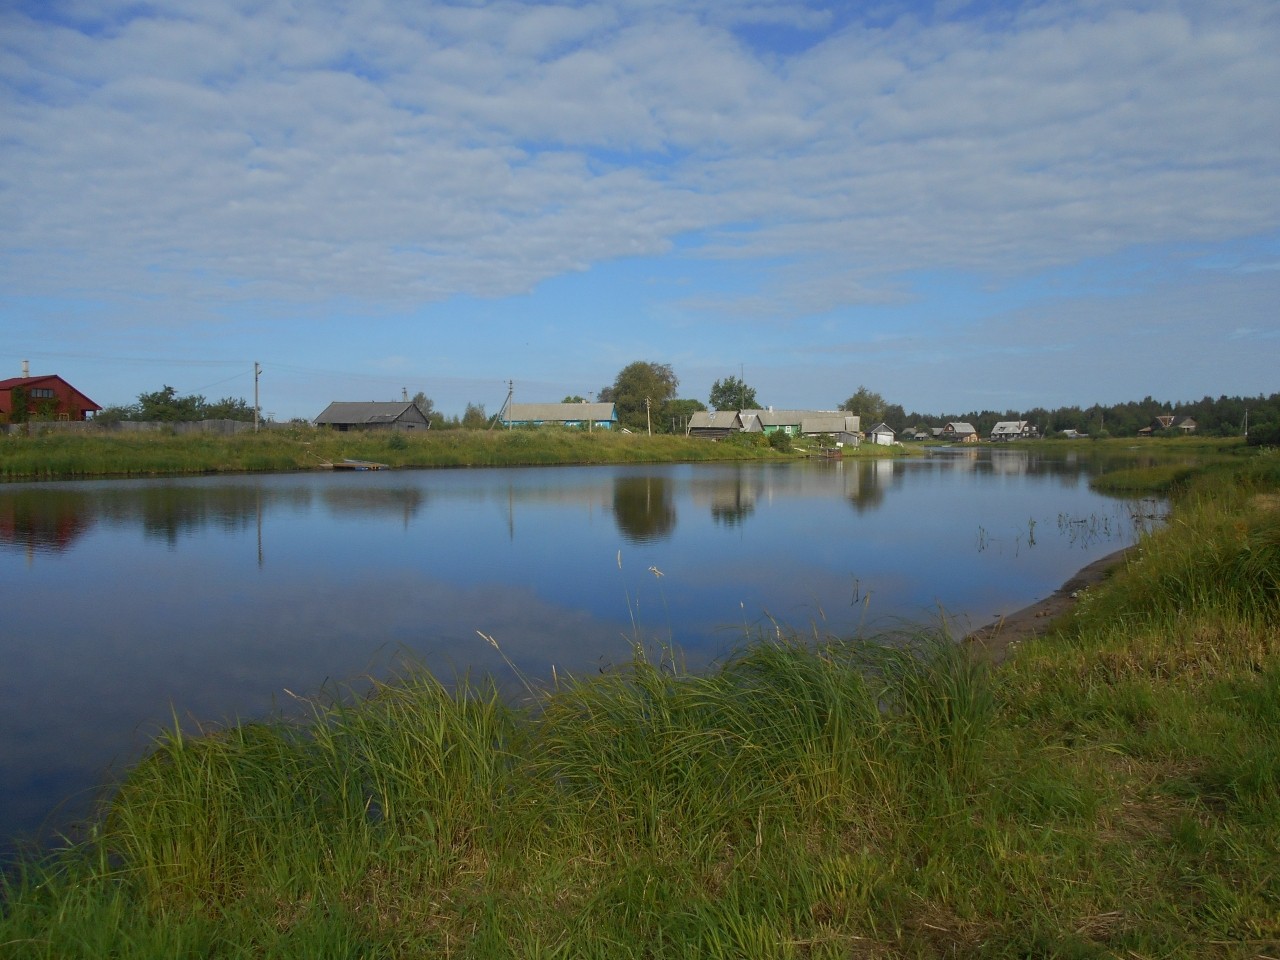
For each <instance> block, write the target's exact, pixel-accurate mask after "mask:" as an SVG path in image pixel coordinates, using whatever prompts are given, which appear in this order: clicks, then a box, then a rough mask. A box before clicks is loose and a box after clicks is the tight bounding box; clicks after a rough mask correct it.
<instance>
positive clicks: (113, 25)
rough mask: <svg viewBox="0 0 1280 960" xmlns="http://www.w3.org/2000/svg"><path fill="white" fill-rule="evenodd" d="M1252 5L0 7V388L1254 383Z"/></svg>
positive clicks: (1262, 259)
mask: <svg viewBox="0 0 1280 960" xmlns="http://www.w3.org/2000/svg"><path fill="white" fill-rule="evenodd" d="M1276 50H1280V5H1277V4H1276V3H1275V2H1274V0H1195V2H1157V0H1152V2H1143V0H1106V2H1090V0H1072V2H1045V3H999V2H979V3H965V2H963V0H950V2H938V3H932V4H931V3H898V2H894V0H886V2H881V3H868V4H852V3H850V4H818V3H789V2H785V0H768V2H766V0H741V2H732V3H731V2H725V0H619V2H612V3H563V4H554V3H520V2H499V3H461V2H459V3H431V2H425V0H424V2H417V0H413V2H409V0H406V2H386V0H363V2H352V3H308V4H296V5H295V4H294V3H292V2H288V0H230V2H229V0H184V2H157V3H136V2H133V0H128V2H115V0H94V2H58V0H40V2H29V3H12V2H10V3H7V4H5V5H3V8H2V9H0V90H2V91H3V94H2V96H0V227H2V228H3V229H0V376H16V375H17V374H18V373H20V371H21V363H22V361H23V360H24V359H26V360H30V362H31V369H32V372H33V373H60V374H61V375H63V376H64V377H65V378H66V379H68V380H70V381H71V382H72V383H73V384H75V385H76V386H78V387H79V388H80V389H81V390H83V391H84V392H85V393H87V394H88V395H89V396H90V397H92V398H93V399H95V400H97V401H98V402H99V403H102V404H114V403H128V402H131V401H132V400H133V399H134V398H135V397H136V396H137V394H139V393H141V392H143V391H149V390H154V389H158V388H159V387H160V386H161V385H162V384H171V385H172V386H174V387H176V388H177V389H178V390H179V391H180V392H182V393H202V394H204V395H206V396H208V397H210V398H211V399H215V398H218V397H222V396H228V395H230V396H243V397H247V398H251V397H252V394H253V372H252V371H253V363H254V361H258V362H260V363H261V364H262V368H263V374H262V380H261V391H262V392H261V396H262V407H263V410H264V411H266V412H269V413H271V414H274V415H275V416H276V417H277V418H279V419H287V418H290V417H305V418H311V417H314V416H315V415H316V414H318V413H319V412H320V410H321V409H323V407H324V406H325V405H326V404H327V403H328V402H329V401H331V400H371V399H388V400H390V399H397V398H399V397H400V395H401V391H402V390H404V389H407V391H408V392H409V393H410V394H413V393H414V392H416V391H418V390H423V391H425V392H426V394H427V395H428V396H430V397H431V398H432V399H433V400H434V401H435V403H436V406H437V408H438V409H440V410H441V411H443V412H444V413H449V414H455V413H461V412H462V409H463V407H464V406H465V405H466V404H467V403H468V402H475V403H483V404H485V405H486V407H487V409H488V410H489V411H490V412H494V411H496V410H497V408H498V407H499V406H500V404H501V403H502V400H503V398H504V397H505V395H506V382H507V381H508V380H513V381H514V382H515V391H516V399H517V400H522V401H543V400H559V399H561V397H563V396H564V395H566V394H581V395H583V396H587V397H591V396H592V395H593V394H594V392H595V391H597V390H598V389H600V388H601V387H602V386H605V385H607V384H609V383H611V382H612V381H613V378H614V376H615V375H616V374H617V372H618V371H619V370H620V369H621V368H622V367H623V366H625V365H626V364H628V363H630V362H632V361H634V360H651V361H655V362H660V363H669V364H671V366H672V367H673V369H674V370H675V372H676V374H677V376H678V377H679V378H680V391H679V392H680V395H681V396H685V397H695V398H698V399H700V400H703V401H704V402H705V401H706V400H707V397H708V393H709V391H710V387H711V384H712V382H713V381H714V380H716V379H717V378H722V377H725V376H729V375H738V374H739V372H741V373H742V374H743V375H745V378H746V380H747V382H748V383H750V384H751V385H752V386H754V387H755V388H756V390H757V394H758V396H759V399H760V401H761V402H762V403H766V404H771V405H773V406H776V407H804V408H833V407H836V406H837V405H839V403H840V402H841V401H843V400H844V399H845V398H846V397H848V396H849V395H851V394H852V393H853V392H854V391H855V390H856V389H857V388H858V386H860V385H866V386H868V387H870V388H871V389H873V390H876V391H878V392H880V393H881V394H883V395H884V397H885V398H886V399H887V400H889V401H890V402H896V403H900V404H902V405H903V406H904V407H906V408H907V409H915V410H919V411H922V412H930V411H937V412H943V411H947V412H961V411H966V410H970V409H981V408H991V409H996V410H1005V409H1011V410H1022V409H1027V408H1030V407H1033V406H1046V407H1055V406H1060V405H1066V404H1077V403H1078V404H1081V405H1088V404H1090V403H1093V402H1102V403H1111V402H1118V401H1122V400H1128V399H1140V398H1141V397H1143V396H1146V395H1151V396H1154V397H1156V398H1157V399H1165V400H1172V401H1177V400H1190V399H1197V398H1199V397H1201V396H1204V395H1206V394H1209V395H1214V396H1216V395H1218V394H1222V393H1226V394H1243V395H1255V394H1258V393H1272V392H1275V391H1277V390H1280V375H1278V373H1277V370H1278V364H1277V362H1276V361H1277V357H1280V57H1277V56H1276V53H1275V51H1276Z"/></svg>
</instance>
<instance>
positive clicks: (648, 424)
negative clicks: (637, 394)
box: [644, 397, 653, 437]
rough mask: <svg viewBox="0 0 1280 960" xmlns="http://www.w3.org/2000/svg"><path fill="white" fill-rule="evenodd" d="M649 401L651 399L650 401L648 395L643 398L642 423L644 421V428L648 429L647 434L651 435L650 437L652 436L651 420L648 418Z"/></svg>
mask: <svg viewBox="0 0 1280 960" xmlns="http://www.w3.org/2000/svg"><path fill="white" fill-rule="evenodd" d="M650 403H652V401H651V400H650V399H649V398H648V397H645V398H644V423H645V427H646V429H647V430H648V431H649V436H651V437H652V436H653V421H652V420H650V419H649V404H650Z"/></svg>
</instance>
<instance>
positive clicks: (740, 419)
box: [688, 409, 860, 446]
mask: <svg viewBox="0 0 1280 960" xmlns="http://www.w3.org/2000/svg"><path fill="white" fill-rule="evenodd" d="M859 423H860V419H859V417H858V416H857V415H856V414H851V413H846V412H845V411H843V410H769V409H765V410H699V411H697V412H696V413H694V414H693V415H692V416H691V417H690V418H689V427H688V434H689V436H691V437H702V438H703V439H706V440H723V439H724V438H725V437H727V436H729V435H730V434H733V433H763V434H765V435H766V436H767V435H769V434H774V433H784V434H786V435H787V436H789V437H818V436H823V435H826V436H830V437H831V438H833V439H834V441H835V442H836V443H837V444H841V445H843V444H849V445H851V446H857V444H858V442H859V440H860V434H859V432H858V429H859Z"/></svg>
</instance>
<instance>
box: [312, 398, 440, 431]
mask: <svg viewBox="0 0 1280 960" xmlns="http://www.w3.org/2000/svg"><path fill="white" fill-rule="evenodd" d="M313 422H314V423H315V425H316V426H317V427H328V428H329V429H331V430H337V431H339V432H345V431H348V430H429V429H430V428H431V422H430V421H429V420H427V418H426V416H424V415H423V413H422V411H421V410H420V409H418V405H417V404H416V403H405V402H403V401H400V400H396V401H379V400H370V401H369V402H367V403H359V402H356V403H347V402H342V401H335V402H334V403H331V404H329V405H328V406H327V407H325V408H324V412H322V413H321V414H320V416H318V417H316V418H315V420H314V421H313Z"/></svg>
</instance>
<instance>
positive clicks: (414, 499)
mask: <svg viewBox="0 0 1280 960" xmlns="http://www.w3.org/2000/svg"><path fill="white" fill-rule="evenodd" d="M322 497H323V498H324V504H325V506H326V507H328V508H329V511H330V512H331V513H333V514H334V515H335V516H342V515H344V514H367V515H370V516H392V517H399V518H401V519H402V520H403V521H404V523H405V525H406V526H407V525H408V523H409V521H410V520H412V519H413V518H414V516H416V515H417V513H418V511H419V510H420V509H421V508H422V506H423V505H424V504H425V503H426V502H427V495H426V494H425V493H424V492H423V491H422V490H421V489H419V488H418V487H407V486H406V487H389V488H388V487H335V488H333V489H329V490H325V491H324V493H323V494H322Z"/></svg>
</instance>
